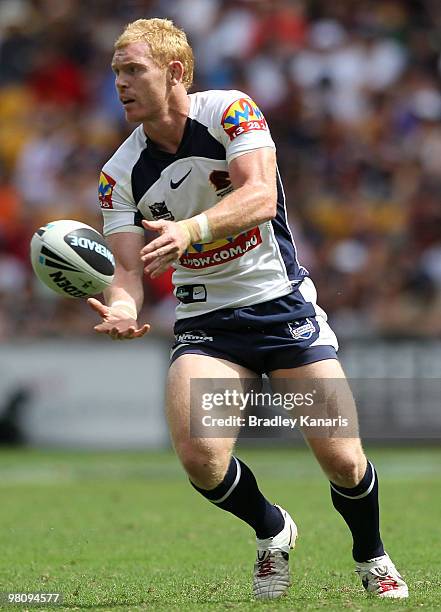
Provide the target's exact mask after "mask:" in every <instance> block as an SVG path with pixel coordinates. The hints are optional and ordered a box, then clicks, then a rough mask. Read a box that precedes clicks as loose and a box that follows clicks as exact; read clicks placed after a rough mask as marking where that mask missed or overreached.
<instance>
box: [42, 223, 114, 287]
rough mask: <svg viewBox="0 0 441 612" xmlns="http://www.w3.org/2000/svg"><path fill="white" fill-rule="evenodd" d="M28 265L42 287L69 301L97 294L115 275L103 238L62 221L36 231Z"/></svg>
mask: <svg viewBox="0 0 441 612" xmlns="http://www.w3.org/2000/svg"><path fill="white" fill-rule="evenodd" d="M31 262H32V267H33V268H34V272H35V274H36V275H37V276H38V278H39V279H40V280H41V281H42V282H43V283H44V284H45V285H47V286H48V287H49V288H50V289H52V290H53V291H55V292H56V293H59V294H60V295H64V296H67V297H72V298H83V297H88V296H89V295H96V294H97V293H100V292H101V291H102V290H103V289H105V288H106V287H108V286H109V285H110V284H111V282H112V281H113V274H114V272H115V259H114V257H113V254H112V252H111V250H110V249H109V247H108V246H107V244H106V241H105V240H104V238H103V236H101V234H100V233H99V232H97V231H96V230H94V229H93V227H90V226H89V225H86V224H85V223H80V222H79V221H68V220H64V219H63V220H62V221H52V222H51V223H48V224H47V225H45V226H44V227H40V228H39V229H38V230H37V231H36V232H35V234H34V235H33V237H32V240H31Z"/></svg>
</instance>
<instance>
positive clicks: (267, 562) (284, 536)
mask: <svg viewBox="0 0 441 612" xmlns="http://www.w3.org/2000/svg"><path fill="white" fill-rule="evenodd" d="M277 508H279V510H280V512H281V513H282V516H283V518H284V519H285V526H284V527H283V529H282V531H281V532H280V533H278V534H277V535H276V536H274V537H272V538H267V539H265V540H259V538H256V542H257V559H256V563H255V564H254V578H253V593H254V596H255V597H256V599H276V598H277V597H281V596H282V595H283V594H284V593H286V591H287V590H288V588H289V586H290V585H291V580H290V577H289V551H290V549H291V548H294V545H295V541H296V538H297V526H296V524H295V523H294V521H293V520H292V518H291V517H290V516H289V514H288V513H287V512H286V510H284V509H283V508H281V507H280V506H277Z"/></svg>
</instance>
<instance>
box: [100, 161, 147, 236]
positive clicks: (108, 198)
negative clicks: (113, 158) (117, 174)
mask: <svg viewBox="0 0 441 612" xmlns="http://www.w3.org/2000/svg"><path fill="white" fill-rule="evenodd" d="M129 191H130V190H129V189H128V186H124V185H123V184H122V183H120V182H118V181H117V180H116V179H115V178H113V177H112V176H111V175H110V173H109V171H107V170H105V169H103V170H102V172H101V175H100V181H99V186H98V199H99V202H100V206H101V211H102V214H103V234H104V235H105V236H108V235H109V234H115V233H117V232H136V233H143V231H144V230H143V227H142V224H141V220H142V215H141V213H140V212H139V211H138V208H137V207H136V204H135V202H134V201H133V198H132V197H131V195H130V193H129Z"/></svg>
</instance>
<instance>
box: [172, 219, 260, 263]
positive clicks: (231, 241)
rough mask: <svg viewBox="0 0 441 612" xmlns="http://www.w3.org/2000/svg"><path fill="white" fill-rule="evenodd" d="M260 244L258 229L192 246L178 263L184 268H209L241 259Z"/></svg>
mask: <svg viewBox="0 0 441 612" xmlns="http://www.w3.org/2000/svg"><path fill="white" fill-rule="evenodd" d="M261 242H262V236H261V234H260V230H259V228H258V227H255V228H254V229H251V230H249V231H247V232H243V233H242V234H238V235H236V236H229V237H228V238H224V239H222V240H216V241H215V242H207V243H205V244H192V245H191V246H190V247H189V248H188V249H187V250H186V251H185V253H184V254H183V255H182V256H181V258H180V260H179V263H180V265H181V266H183V267H184V268H191V269H196V268H209V267H211V266H218V265H219V264H224V263H228V262H230V261H232V260H233V259H237V258H238V257H242V256H243V255H245V253H248V251H251V250H252V249H255V248H256V247H257V246H258V245H259V244H261Z"/></svg>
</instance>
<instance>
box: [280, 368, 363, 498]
mask: <svg viewBox="0 0 441 612" xmlns="http://www.w3.org/2000/svg"><path fill="white" fill-rule="evenodd" d="M270 376H271V385H272V387H273V389H274V390H278V391H279V392H280V393H286V392H288V391H291V392H301V393H303V394H305V393H308V392H309V393H310V392H315V394H314V400H313V403H312V405H311V407H308V408H305V407H304V406H303V407H301V409H300V412H301V414H302V415H305V416H306V417H308V418H306V419H305V420H304V422H305V426H304V427H301V431H302V434H303V437H304V438H305V440H306V442H307V443H308V445H309V446H310V448H311V450H312V451H313V453H314V455H315V456H316V458H317V460H318V462H319V463H320V465H321V467H322V469H323V471H324V472H325V473H326V475H327V476H328V478H330V479H331V480H333V481H334V482H336V484H341V485H342V486H351V485H352V484H354V483H355V484H357V483H358V482H359V481H360V480H361V478H362V477H363V475H364V471H365V469H366V459H365V456H364V453H363V449H362V445H361V441H360V437H359V434H358V417H357V409H356V406H355V401H354V397H353V395H352V392H351V389H350V387H349V384H348V381H347V380H346V376H345V374H344V372H343V369H342V367H341V365H340V362H339V361H337V360H336V359H327V360H323V361H318V362H315V363H311V364H308V365H305V366H301V367H298V368H291V369H283V370H276V371H274V372H271V375H270ZM309 417H310V418H309ZM313 419H325V423H326V425H324V426H315V423H316V421H314V420H313ZM311 423H312V425H311ZM328 423H330V424H329V425H328ZM354 486H355V485H354Z"/></svg>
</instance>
